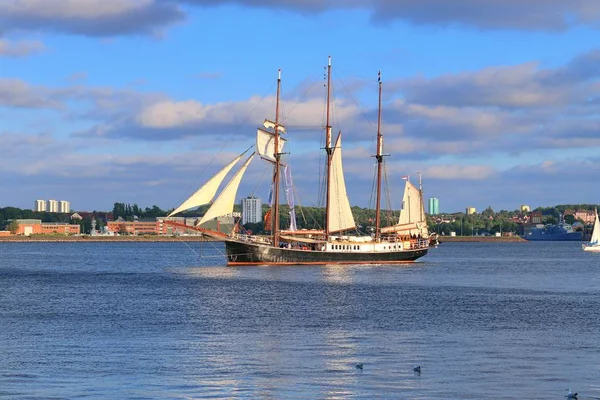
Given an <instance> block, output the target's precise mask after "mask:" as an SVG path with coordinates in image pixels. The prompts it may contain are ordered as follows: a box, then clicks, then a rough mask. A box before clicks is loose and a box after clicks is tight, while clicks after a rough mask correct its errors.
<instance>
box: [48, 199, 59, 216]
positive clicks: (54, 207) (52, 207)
mask: <svg viewBox="0 0 600 400" xmlns="http://www.w3.org/2000/svg"><path fill="white" fill-rule="evenodd" d="M46 211H48V212H51V213H55V212H58V201H56V200H48V208H47V209H46Z"/></svg>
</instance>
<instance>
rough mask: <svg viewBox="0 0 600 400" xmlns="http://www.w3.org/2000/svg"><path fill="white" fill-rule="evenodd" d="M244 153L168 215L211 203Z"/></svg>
mask: <svg viewBox="0 0 600 400" xmlns="http://www.w3.org/2000/svg"><path fill="white" fill-rule="evenodd" d="M244 153H245V152H244ZM244 153H242V154H240V155H239V156H238V157H236V158H235V159H234V160H233V161H231V162H230V163H229V164H227V165H226V166H225V167H223V169H221V170H220V171H219V172H217V173H216V174H215V175H214V176H213V177H212V178H210V179H209V180H208V181H207V182H206V183H205V184H204V185H203V186H202V187H201V188H200V189H198V190H197V191H196V192H195V193H194V194H193V195H191V196H190V197H189V198H188V199H187V200H185V201H184V202H183V203H181V205H180V206H179V207H177V208H176V209H175V210H173V212H171V213H170V214H169V215H168V216H169V217H170V216H172V215H175V214H178V213H180V212H182V211H185V210H189V209H190V208H194V207H199V206H202V205H204V204H208V203H210V202H211V200H212V199H213V197H215V194H216V193H217V189H219V186H220V185H221V182H223V179H225V176H226V175H227V174H228V173H229V171H231V168H233V166H234V165H235V164H236V163H237V162H238V161H239V160H240V158H242V156H243V155H244Z"/></svg>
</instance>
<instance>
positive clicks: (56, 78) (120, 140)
mask: <svg viewBox="0 0 600 400" xmlns="http://www.w3.org/2000/svg"><path fill="white" fill-rule="evenodd" d="M444 4H445V0H424V1H420V2H413V1H409V0H396V1H391V0H375V1H370V2H366V1H362V0H358V1H355V2H341V1H337V0H336V1H332V2H328V3H327V5H318V4H317V3H311V2H308V3H307V2H304V1H300V0H291V1H288V2H284V3H277V2H271V1H267V0H259V1H256V2H251V3H250V4H248V2H242V1H235V0H234V1H219V0H215V1H211V2H201V1H199V0H170V1H162V0H160V1H159V0H143V1H134V0H113V1H111V2H99V1H98V0H78V1H77V2H67V1H66V0H27V1H21V2H1V1H0V121H2V122H1V123H0V138H2V141H3V144H4V148H5V149H10V151H5V154H4V155H3V161H4V162H3V163H2V167H1V168H0V188H1V189H0V198H2V199H3V203H5V204H7V205H10V206H15V207H19V208H23V209H25V208H30V207H31V204H32V203H31V202H32V199H37V198H39V194H38V193H44V196H45V197H46V198H68V199H70V201H71V202H72V203H74V204H78V205H81V206H83V207H81V208H82V209H96V210H110V209H112V206H113V204H114V202H115V201H120V202H125V203H130V204H139V205H140V206H143V207H147V206H151V205H157V206H159V207H160V208H162V209H165V210H166V209H171V208H174V207H176V206H177V205H178V204H179V203H180V202H181V201H182V200H183V199H185V198H186V197H187V196H188V195H189V194H190V193H192V192H193V191H194V190H196V189H197V187H198V186H199V185H200V184H201V183H202V182H203V181H204V180H206V179H208V178H209V177H210V176H211V175H212V174H213V173H214V172H216V171H217V170H218V169H219V168H220V167H222V166H223V165H224V164H225V163H226V162H227V161H228V160H229V159H231V158H232V157H233V155H234V154H239V153H240V152H241V151H243V150H245V149H246V148H248V147H249V146H250V145H251V144H253V142H254V135H255V132H256V127H257V126H260V125H261V124H262V121H263V120H264V119H265V118H271V119H272V118H273V117H274V101H273V99H274V94H275V89H274V87H275V80H276V78H277V70H278V69H279V68H281V70H282V109H283V111H284V112H283V113H282V120H283V122H284V123H285V124H286V127H287V130H288V133H287V134H286V135H287V139H289V140H288V147H287V149H286V151H288V152H289V153H290V154H289V155H288V156H286V161H287V162H289V164H290V165H291V167H292V175H293V180H294V183H295V186H296V190H297V198H296V204H299V205H303V206H315V205H317V204H319V197H318V193H319V179H318V178H317V175H318V173H319V171H322V169H323V154H322V151H321V150H320V148H321V147H323V146H322V144H321V143H320V140H321V136H322V135H321V131H322V130H321V129H320V127H321V126H322V125H323V120H322V119H323V118H322V115H323V98H324V88H323V83H324V81H323V67H324V66H325V65H326V63H327V57H328V56H329V55H331V56H332V69H333V85H332V87H333V94H334V100H335V107H334V109H335V113H334V118H333V129H334V131H335V132H337V131H338V130H341V131H342V132H343V133H344V141H343V143H344V157H345V158H344V168H345V171H346V186H347V190H348V195H349V198H350V202H351V204H353V205H358V206H361V207H371V208H372V207H373V204H372V195H371V193H370V189H371V187H372V181H371V180H372V177H373V168H374V167H373V159H372V157H371V156H372V155H373V154H374V152H375V135H376V128H377V110H376V108H377V79H378V71H381V79H382V82H383V86H382V88H383V102H382V106H383V107H382V124H383V125H382V132H383V134H384V146H385V147H384V151H385V153H386V154H390V157H385V159H386V160H385V161H386V165H387V182H388V183H390V184H393V185H390V196H389V197H390V199H391V204H390V206H391V208H393V209H399V208H400V206H401V204H400V203H401V197H402V195H401V194H402V189H403V185H402V183H403V181H402V177H403V176H410V179H411V180H412V181H413V182H416V181H417V180H418V174H419V173H422V179H423V190H424V196H425V198H429V197H434V198H438V199H440V201H441V203H442V209H440V210H439V211H440V212H442V213H453V212H461V211H464V209H465V207H470V206H472V207H474V208H476V209H477V210H484V209H486V208H487V207H488V206H492V208H493V209H494V210H509V211H510V210H515V209H517V208H518V207H519V205H520V204H523V203H527V204H529V205H530V206H531V208H532V209H535V208H537V207H547V206H552V205H556V204H595V203H597V202H598V201H600V194H599V193H598V191H597V190H596V189H595V188H593V185H590V182H594V181H595V179H596V176H597V175H598V173H600V169H599V168H598V166H599V165H600V157H599V156H598V151H599V147H600V137H599V135H598V134H597V131H598V128H599V127H600V121H599V120H598V117H597V107H598V105H599V103H600V101H599V99H600V98H599V93H600V81H599V77H600V47H599V46H598V45H596V42H597V39H599V38H600V35H599V32H598V27H599V25H598V22H599V21H600V4H599V3H597V2H595V1H592V0H582V1H579V2H572V1H567V0H548V1H545V2H544V3H543V4H541V3H538V2H528V3H524V2H517V1H516V0H507V1H505V2H498V3H493V4H492V3H486V4H483V3H482V2H480V1H476V0H457V1H455V2H453V7H452V8H451V9H450V8H448V7H447V6H444ZM271 22H272V23H271ZM265 174H266V175H265ZM268 174H269V173H268V166H267V165H266V163H261V162H260V160H255V161H254V162H253V163H252V164H251V166H250V167H249V169H248V172H247V179H245V181H244V183H242V186H241V187H240V190H239V191H238V193H237V197H236V203H237V204H240V202H241V199H242V198H245V197H248V196H254V195H255V196H257V197H260V198H264V199H266V198H267V197H268V192H269V189H270V188H269V185H268V179H264V176H268ZM257 182H263V183H262V185H260V186H258V185H257ZM382 207H384V208H386V207H388V205H387V204H382Z"/></svg>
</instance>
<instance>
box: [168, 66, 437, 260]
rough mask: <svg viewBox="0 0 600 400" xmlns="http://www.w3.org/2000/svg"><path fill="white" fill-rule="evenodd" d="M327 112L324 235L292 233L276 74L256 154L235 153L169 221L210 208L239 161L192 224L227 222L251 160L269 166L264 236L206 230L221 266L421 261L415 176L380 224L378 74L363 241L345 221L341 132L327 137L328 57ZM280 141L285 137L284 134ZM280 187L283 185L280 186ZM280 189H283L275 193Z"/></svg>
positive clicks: (423, 244)
mask: <svg viewBox="0 0 600 400" xmlns="http://www.w3.org/2000/svg"><path fill="white" fill-rule="evenodd" d="M326 79H327V80H326V89H327V93H326V112H325V127H324V129H325V132H324V133H325V135H324V137H325V143H324V148H323V150H324V163H325V165H324V168H323V169H324V171H325V176H324V182H325V196H324V199H325V205H324V214H325V217H324V221H323V225H324V227H323V229H313V230H303V229H301V230H299V229H297V228H296V219H295V211H294V204H293V199H292V198H291V196H292V193H293V190H291V187H290V185H291V176H290V175H289V169H288V168H287V163H286V160H285V157H284V156H285V154H286V153H284V145H285V143H286V142H287V140H288V139H287V137H285V136H283V135H286V128H285V126H284V125H283V124H282V121H281V120H280V116H279V113H280V92H281V70H280V71H279V73H278V77H277V92H276V105H275V117H274V119H273V120H269V119H266V120H265V121H264V123H263V126H262V127H259V128H258V130H257V136H256V146H255V151H254V152H253V153H252V154H250V155H247V153H248V152H249V151H250V150H247V151H246V152H245V153H242V154H241V155H239V156H238V157H236V158H235V159H234V160H233V161H231V162H229V163H228V164H227V165H225V166H224V167H223V168H222V169H221V170H220V171H219V172H217V174H215V175H214V176H213V177H212V178H210V179H209V180H208V181H207V182H206V183H205V184H204V185H203V186H202V187H201V188H200V189H198V190H197V191H196V192H195V193H194V194H193V195H192V196H190V197H189V198H188V199H187V200H185V201H184V202H183V203H182V204H181V205H180V206H179V207H177V208H176V209H174V210H173V212H171V213H170V215H169V216H172V215H175V214H177V213H180V212H182V211H184V210H188V209H191V208H195V207H198V206H201V205H204V204H208V203H210V202H211V201H212V200H213V198H214V197H215V195H216V193H217V191H218V188H219V186H220V185H221V183H222V182H223V181H224V179H225V177H226V176H227V175H228V173H229V172H230V171H231V170H232V169H233V167H234V166H235V165H236V164H237V163H238V162H239V161H240V160H242V159H243V158H244V157H247V158H245V161H244V162H243V163H242V165H241V167H240V168H239V169H238V170H237V172H236V173H235V174H234V175H233V177H232V178H231V179H230V180H229V182H228V183H227V184H226V185H225V187H224V189H223V190H222V191H221V192H220V193H219V195H218V196H217V197H216V199H215V200H214V201H212V204H211V206H210V208H209V209H208V211H207V212H206V213H205V215H204V216H203V217H202V218H201V219H200V221H199V223H198V225H199V226H202V225H203V224H204V223H206V222H208V221H211V220H213V219H214V218H217V217H220V216H224V215H227V214H229V213H231V212H232V211H233V206H234V201H235V198H236V193H237V189H238V187H239V185H240V182H241V181H242V177H243V175H244V172H245V171H246V169H247V167H248V164H249V163H250V162H251V160H252V159H253V158H254V157H256V156H258V157H260V159H262V160H263V161H265V162H267V163H269V164H270V165H272V181H271V183H272V184H271V193H270V198H271V201H270V209H269V211H268V212H267V216H266V218H265V227H266V228H268V231H269V232H270V235H268V236H258V235H247V234H243V233H240V232H238V230H234V231H233V232H232V233H230V234H224V233H221V232H216V231H211V230H205V231H204V234H205V235H207V236H209V237H211V238H214V239H218V240H221V241H223V242H224V243H225V251H226V257H227V265H230V266H237V265H310V264H397V263H407V262H413V261H415V260H417V259H418V258H420V257H423V256H424V255H426V254H427V251H428V249H429V237H428V236H429V231H428V227H427V222H426V219H425V212H424V207H423V191H422V183H421V177H420V175H419V183H418V186H415V185H413V184H412V183H411V182H410V181H409V179H408V178H407V177H403V179H404V180H405V182H404V195H403V202H402V204H403V206H402V209H401V210H400V216H399V218H398V219H397V220H395V221H394V223H392V224H390V225H388V226H383V223H382V210H381V202H382V190H381V188H382V180H383V178H384V176H386V175H385V171H384V169H383V168H384V156H385V154H384V152H383V134H382V132H381V92H382V82H381V74H380V73H379V75H378V79H377V81H378V93H379V102H378V113H377V136H376V146H377V148H376V152H375V155H374V156H373V157H374V159H375V160H376V163H377V164H376V168H377V172H376V178H375V185H374V187H375V196H376V200H375V207H376V209H375V221H374V227H373V232H372V233H371V234H370V235H364V234H363V235H361V234H357V232H358V230H357V224H356V222H355V220H354V217H353V215H352V209H351V207H350V201H349V199H348V195H347V192H346V184H345V178H344V171H343V163H342V133H341V132H339V134H338V135H337V136H336V137H335V139H334V138H333V135H332V126H331V121H330V118H331V117H330V113H331V110H330V108H331V96H332V90H331V57H330V58H329V61H328V65H327V74H326ZM286 136H287V135H286ZM282 183H283V184H282ZM282 186H283V190H282ZM282 192H283V193H284V194H285V197H286V199H287V203H288V206H289V209H290V211H289V214H290V224H289V226H287V227H282V226H281V223H280V212H281V210H280V200H281V198H282V197H283V195H282Z"/></svg>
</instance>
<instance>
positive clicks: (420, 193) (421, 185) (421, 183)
mask: <svg viewBox="0 0 600 400" xmlns="http://www.w3.org/2000/svg"><path fill="white" fill-rule="evenodd" d="M417 173H418V174H419V218H420V219H419V220H420V221H425V216H424V215H423V179H422V177H421V173H420V172H417Z"/></svg>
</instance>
